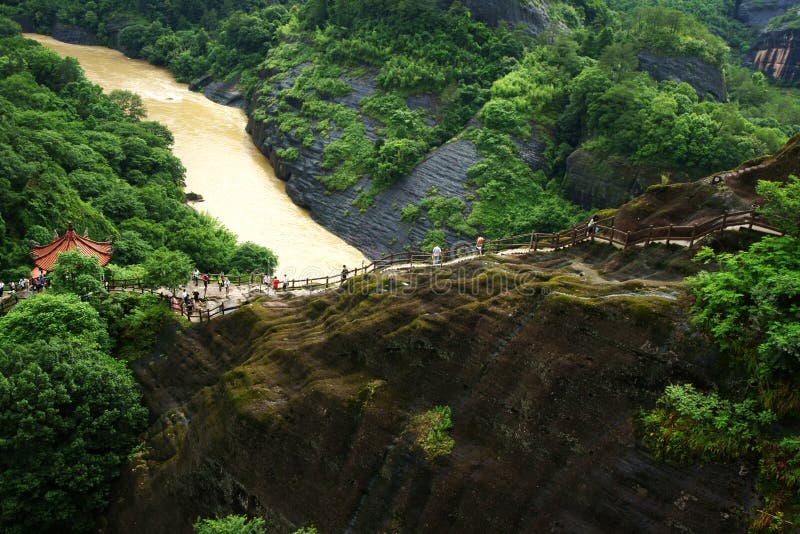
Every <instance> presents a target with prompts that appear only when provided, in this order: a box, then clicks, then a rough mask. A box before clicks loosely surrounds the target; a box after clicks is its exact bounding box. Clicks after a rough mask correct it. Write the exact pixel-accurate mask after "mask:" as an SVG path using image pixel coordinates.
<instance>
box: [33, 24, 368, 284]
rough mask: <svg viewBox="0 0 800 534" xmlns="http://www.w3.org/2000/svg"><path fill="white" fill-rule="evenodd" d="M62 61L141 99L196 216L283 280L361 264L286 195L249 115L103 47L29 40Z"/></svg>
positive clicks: (347, 247) (350, 250)
mask: <svg viewBox="0 0 800 534" xmlns="http://www.w3.org/2000/svg"><path fill="white" fill-rule="evenodd" d="M26 37H29V38H31V39H35V40H37V41H39V42H40V43H42V44H43V45H45V46H46V47H47V48H49V49H51V50H53V51H55V52H57V53H58V54H60V55H62V56H71V57H74V58H75V59H77V60H78V61H79V62H80V64H81V67H83V70H84V72H85V73H86V77H87V78H88V79H89V80H90V81H91V82H93V83H96V84H97V85H99V86H101V87H102V88H103V90H104V91H105V92H107V93H108V92H111V91H113V90H114V89H125V90H128V91H133V92H135V93H138V94H139V95H141V97H142V100H143V102H144V104H145V106H146V108H147V118H148V119H149V120H155V121H158V122H160V123H162V124H164V125H165V126H167V127H168V128H169V129H170V130H171V131H172V134H173V135H174V136H175V145H174V147H173V152H174V153H175V155H176V156H178V157H179V158H180V159H181V161H182V162H183V165H184V166H185V167H186V190H187V191H193V192H195V193H199V194H200V195H202V196H203V198H204V199H205V200H204V201H203V202H200V203H197V204H195V208H197V209H199V210H202V211H205V212H207V213H209V214H210V215H212V216H213V217H216V218H217V219H219V220H220V221H221V222H222V223H223V224H224V225H225V226H227V227H228V228H229V229H230V230H232V231H233V232H235V233H236V234H237V235H238V236H239V241H240V242H243V241H253V242H255V243H258V244H260V245H264V246H266V247H268V248H270V249H272V251H273V252H275V253H276V254H277V255H278V261H279V265H278V274H280V275H283V274H284V273H286V274H288V276H289V278H306V277H314V276H322V275H326V274H333V273H335V272H338V271H339V270H341V268H342V265H343V264H346V265H347V266H348V267H350V268H353V267H356V266H360V265H361V262H362V260H364V256H363V255H362V254H361V253H360V252H359V251H358V250H356V249H355V248H353V247H352V246H350V245H348V244H347V243H345V242H344V241H343V240H341V239H339V238H338V237H337V236H335V235H333V234H332V233H330V232H328V231H327V230H326V229H325V228H323V227H322V226H320V225H319V224H317V223H316V222H314V220H313V219H311V217H310V216H309V214H308V212H306V211H305V210H303V209H301V208H299V207H298V206H296V205H295V204H293V203H292V201H291V200H290V199H289V197H288V196H287V195H286V192H285V188H284V183H283V182H282V181H281V180H279V179H278V178H276V177H275V173H274V172H273V171H272V167H271V166H270V164H269V162H268V161H267V160H266V158H265V157H264V156H263V155H262V154H261V153H259V151H258V150H257V149H256V147H255V146H254V145H253V143H252V142H251V140H250V138H249V137H248V136H247V134H246V133H245V131H244V127H245V124H246V122H247V119H246V117H245V115H244V112H242V110H240V109H238V108H231V107H227V106H222V105H220V104H215V103H214V102H211V101H210V100H208V99H207V98H205V97H204V96H203V95H202V94H200V93H194V92H192V91H189V89H188V87H187V86H186V85H185V84H180V83H178V82H176V81H175V79H174V78H173V77H172V75H171V74H170V73H169V72H168V71H166V70H164V69H161V68H158V67H154V66H152V65H149V64H148V63H147V62H145V61H141V60H133V59H128V58H126V57H125V56H124V55H123V54H122V53H120V52H118V51H116V50H112V49H109V48H104V47H100V46H80V45H71V44H66V43H62V42H59V41H56V40H55V39H52V38H51V37H47V36H43V35H34V34H26Z"/></svg>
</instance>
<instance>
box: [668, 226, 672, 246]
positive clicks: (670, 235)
mask: <svg viewBox="0 0 800 534" xmlns="http://www.w3.org/2000/svg"><path fill="white" fill-rule="evenodd" d="M670 237H672V223H670V225H669V228H667V245H669V238H670Z"/></svg>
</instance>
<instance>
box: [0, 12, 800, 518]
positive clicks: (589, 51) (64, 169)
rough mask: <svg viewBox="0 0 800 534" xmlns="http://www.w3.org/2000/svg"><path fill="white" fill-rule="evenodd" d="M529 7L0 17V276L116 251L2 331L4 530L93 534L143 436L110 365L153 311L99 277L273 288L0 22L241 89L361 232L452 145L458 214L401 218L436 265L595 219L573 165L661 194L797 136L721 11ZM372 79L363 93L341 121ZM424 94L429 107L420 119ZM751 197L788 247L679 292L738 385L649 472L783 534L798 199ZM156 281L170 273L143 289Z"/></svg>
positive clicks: (676, 423)
mask: <svg viewBox="0 0 800 534" xmlns="http://www.w3.org/2000/svg"><path fill="white" fill-rule="evenodd" d="M547 8H548V17H549V21H550V24H549V26H548V29H546V30H544V31H542V32H540V33H538V34H536V35H534V34H533V33H532V32H529V31H526V30H525V28H523V27H520V26H517V27H510V26H508V25H506V24H500V25H497V26H494V27H493V26H490V25H488V24H486V23H484V22H480V21H477V20H476V19H475V18H473V17H472V15H471V14H470V12H469V10H468V9H466V8H464V7H463V6H461V4H460V3H458V2H454V3H452V4H448V5H442V2H435V1H433V0H400V1H395V2H385V1H383V0H356V1H349V0H307V1H288V2H278V1H270V0H250V1H245V2H237V3H234V2H231V1H227V0H226V1H224V2H216V1H213V0H202V1H189V0H184V1H181V0H175V1H172V2H167V1H163V2H158V1H155V0H137V1H133V0H99V1H96V2H95V1H88V2H85V1H82V0H81V1H79V0H68V1H67V0H59V1H56V0H5V1H3V2H1V3H0V16H2V17H4V18H0V72H1V73H2V76H0V116H1V117H2V120H1V121H0V166H1V168H2V171H1V172H0V188H2V190H3V192H4V193H3V194H2V195H0V217H1V218H0V245H1V246H0V279H9V280H10V279H17V278H20V277H23V276H26V275H27V273H28V272H29V268H30V265H29V262H28V252H29V246H30V243H31V242H32V241H33V242H39V243H46V242H48V241H50V240H51V239H52V236H53V232H54V231H57V232H61V231H63V229H64V228H66V226H67V224H68V223H70V222H74V223H75V225H76V227H77V229H78V230H79V231H81V232H83V231H85V232H86V233H88V235H89V236H90V237H92V238H93V239H97V240H103V239H106V238H111V239H113V241H114V263H113V264H112V265H111V266H110V267H109V268H108V269H107V271H108V272H106V273H104V272H103V271H102V270H100V268H99V267H98V266H97V265H96V263H94V264H93V263H92V262H91V261H84V260H82V259H81V258H80V257H79V256H77V255H66V256H64V257H63V260H62V261H60V262H59V265H58V266H57V268H56V270H55V272H54V273H53V275H52V276H53V277H54V279H55V280H58V281H60V284H57V288H56V290H55V291H53V292H52V293H51V294H47V295H42V296H38V297H36V298H32V299H29V300H28V301H26V302H24V303H22V304H20V305H19V306H17V307H16V308H15V309H14V310H12V311H11V312H10V313H8V314H7V315H6V316H4V317H3V318H2V319H0V419H1V420H2V422H3V425H2V428H3V429H4V430H3V433H2V434H1V435H0V453H2V454H0V458H1V459H0V466H2V469H1V470H0V473H1V474H0V495H2V499H3V502H2V506H1V507H0V529H2V530H4V531H8V532H30V531H33V530H38V531H48V530H49V531H75V532H82V531H87V530H89V529H90V528H91V526H92V524H93V520H94V516H95V514H96V513H97V512H98V511H99V510H102V509H103V508H104V506H105V505H106V500H107V492H108V481H109V480H111V479H112V478H114V476H116V473H117V472H118V469H119V466H120V465H121V463H122V462H124V461H125V459H126V458H127V457H128V456H129V455H130V454H132V452H131V451H132V450H133V448H134V446H135V445H136V436H137V434H138V432H139V431H141V430H142V429H143V428H144V424H145V419H146V414H145V411H144V409H143V408H141V405H140V403H139V394H138V393H137V391H136V387H135V384H134V381H133V379H132V377H131V376H130V372H129V371H128V370H127V369H126V367H125V363H124V362H125V361H126V360H130V359H133V358H136V357H138V356H140V355H141V354H144V353H146V352H147V351H148V350H150V349H151V348H152V345H153V343H154V339H153V337H154V336H153V333H154V331H156V330H158V328H160V326H161V325H162V324H164V322H165V321H167V320H168V319H167V317H168V313H166V312H165V310H164V308H163V307H162V306H160V304H159V303H158V302H157V300H155V299H153V298H149V297H147V296H140V297H137V296H135V295H127V296H121V295H108V294H105V293H104V292H103V291H102V284H101V282H100V280H101V279H102V277H103V276H104V274H105V275H108V274H114V275H118V276H122V275H137V276H148V277H149V279H150V281H152V283H153V284H156V285H161V284H163V285H167V286H173V287H174V285H173V284H177V283H179V280H177V279H176V278H175V274H176V273H177V275H178V277H180V276H183V275H185V274H187V273H188V272H189V270H190V269H191V268H192V266H194V265H196V266H198V267H199V268H200V269H202V270H204V271H219V270H225V271H226V272H227V271H241V272H247V271H254V270H256V271H268V272H270V271H271V270H272V269H273V268H274V266H275V263H276V260H275V257H274V256H273V255H272V254H271V253H270V252H269V251H268V250H267V249H264V248H263V247H258V246H256V245H253V244H252V243H244V244H237V242H236V236H235V235H233V234H232V233H231V232H230V231H228V230H227V229H225V228H224V227H223V226H222V225H221V224H220V223H219V222H218V221H216V220H214V219H212V218H211V217H208V216H206V215H203V214H200V213H198V212H196V211H195V210H193V209H192V208H190V207H189V206H187V205H186V203H185V192H184V191H183V189H182V186H183V178H184V169H183V167H182V165H181V163H180V161H179V160H178V159H177V158H175V156H174V155H172V153H171V152H170V146H171V143H172V135H171V133H170V132H169V131H168V130H167V129H166V128H164V127H163V126H161V125H159V124H157V123H154V122H149V121H143V120H141V119H142V117H143V116H144V110H143V109H142V108H141V101H140V100H139V99H138V98H137V96H136V95H133V94H130V93H126V92H119V91H118V92H113V93H111V94H109V95H103V94H102V90H101V89H100V88H99V87H97V86H95V85H93V84H91V83H89V82H88V81H86V80H85V78H84V77H83V74H82V72H81V69H80V66H79V65H78V64H77V63H76V62H75V61H74V60H71V59H61V58H59V57H58V56H57V55H56V54H54V53H51V52H49V51H47V50H45V49H44V48H43V47H41V46H39V45H38V44H36V43H34V42H32V41H30V40H26V39H23V38H22V37H20V36H19V35H18V34H19V26H18V25H17V24H16V23H14V22H12V21H11V20H10V18H5V17H18V18H19V17H21V18H25V19H27V20H29V21H31V22H32V24H33V25H34V26H35V28H36V29H37V31H40V32H42V33H49V32H50V30H51V29H52V27H53V24H55V23H61V24H69V25H74V26H76V27H79V28H82V29H84V30H86V31H88V32H91V33H92V34H93V35H95V36H96V37H97V39H98V40H99V41H100V42H101V43H104V44H108V45H112V46H115V47H118V48H120V49H121V50H123V51H124V52H125V53H126V54H128V55H129V56H131V57H140V58H145V59H147V60H148V61H150V62H151V63H154V64H156V65H162V66H165V67H167V68H169V69H170V70H171V71H172V72H173V73H174V75H175V76H176V78H177V79H179V80H182V81H186V82H188V81H192V80H196V79H199V78H203V77H205V76H208V75H210V76H211V77H213V78H215V79H219V80H229V79H235V80H238V83H239V85H240V86H241V88H242V91H243V92H244V95H245V101H246V102H247V112H248V113H249V114H250V116H251V117H252V120H254V121H256V122H259V123H264V124H267V125H269V126H270V127H271V128H275V129H277V130H278V131H280V132H282V133H283V134H285V136H286V139H288V140H289V141H288V142H289V143H290V146H286V147H282V148H281V149H279V150H278V151H277V154H276V156H277V157H278V159H279V160H282V161H286V162H290V161H296V160H298V159H300V158H303V157H305V155H306V153H307V152H308V151H309V150H310V149H311V147H312V146H313V145H314V144H315V142H317V141H318V140H322V141H323V144H324V151H323V154H322V160H321V164H320V166H321V171H322V172H320V174H319V176H318V178H319V180H320V181H321V182H322V183H323V184H324V186H325V188H326V189H327V190H328V191H329V192H330V193H331V194H332V195H336V194H338V193H340V192H342V191H346V190H352V189H354V188H355V189H356V190H357V191H359V193H358V195H357V196H356V197H355V200H354V201H353V203H352V207H353V210H352V211H353V214H352V216H354V217H369V216H370V210H371V209H372V208H373V206H374V205H375V203H376V202H379V201H380V197H381V194H382V193H383V192H385V191H386V190H387V189H389V188H390V187H391V186H392V185H393V184H394V183H395V182H396V181H397V180H399V179H400V178H402V177H404V176H406V175H408V174H409V173H410V172H411V171H412V169H414V168H415V166H417V165H418V164H419V162H420V161H422V160H423V159H424V158H425V157H426V156H427V155H429V154H430V153H431V152H432V151H435V150H436V149H437V148H438V147H441V146H443V145H445V144H447V143H449V142H452V141H454V140H468V141H470V142H471V143H473V144H474V146H475V148H476V151H477V153H478V154H479V155H480V158H479V160H478V161H477V163H476V164H475V165H474V166H472V167H471V168H470V169H469V170H468V172H467V174H468V182H467V187H466V188H465V190H464V192H463V195H459V196H443V195H440V194H439V192H438V191H437V190H435V189H431V190H430V191H427V192H426V195H425V198H424V199H423V200H422V201H420V202H419V204H417V205H414V204H409V205H406V206H398V207H397V220H398V223H400V222H402V223H404V224H408V225H412V226H413V225H415V224H423V223H424V224H425V225H426V226H425V227H426V228H427V234H426V237H425V239H424V240H423V241H422V242H421V243H419V244H420V245H421V246H423V247H428V248H431V247H433V246H434V245H436V244H441V245H446V244H447V243H446V242H445V241H446V235H445V232H444V230H445V229H446V230H447V231H448V232H453V233H455V234H458V235H460V236H463V237H465V238H472V237H474V236H475V235H477V234H478V233H481V234H483V235H486V236H488V237H500V236H504V235H511V234H516V233H523V232H529V231H530V230H531V229H536V230H540V231H549V230H557V229H560V228H563V227H565V226H567V225H569V224H571V223H573V222H576V221H578V220H580V219H581V218H582V217H584V216H586V215H587V214H588V210H589V209H594V208H597V207H609V206H598V204H597V200H596V199H592V200H591V202H589V203H588V205H586V204H584V205H583V206H579V205H578V204H577V203H575V202H574V201H575V199H574V198H572V199H568V198H567V197H568V195H567V189H568V186H567V184H568V182H569V177H570V169H569V163H568V161H569V160H570V158H575V157H576V154H577V155H582V157H587V156H586V155H589V156H590V157H591V158H596V160H598V161H599V160H602V161H611V160H615V161H622V162H625V165H627V168H628V169H634V170H633V171H631V172H638V171H639V170H642V172H644V170H647V171H648V172H650V171H652V172H654V173H655V178H656V179H658V180H659V181H660V182H662V183H667V182H669V181H671V180H689V179H694V178H698V177H702V176H706V175H709V174H711V173H714V172H718V171H722V170H726V169H730V168H733V167H736V166H737V165H739V164H740V163H742V162H744V161H747V160H751V159H754V158H757V157H759V156H761V155H764V154H766V153H770V152H774V151H776V150H777V149H779V148H780V147H781V146H782V145H783V144H784V143H785V142H786V141H787V139H789V138H790V137H791V136H792V135H794V134H796V133H797V132H798V131H800V99H798V98H797V92H796V90H793V89H788V88H777V87H774V86H773V85H771V84H770V83H768V81H767V79H766V78H765V76H764V75H762V74H761V73H758V72H753V71H751V70H749V69H747V68H745V67H742V66H741V62H742V57H743V54H744V53H745V52H746V50H747V49H748V48H749V46H750V45H751V44H752V42H753V39H754V38H755V34H754V32H753V30H751V29H748V28H747V27H745V26H744V25H742V24H741V23H740V22H738V21H736V20H735V19H734V18H733V10H734V9H735V5H734V2H732V1H729V0H719V1H713V2H703V1H700V0H674V1H669V2H655V1H645V0H613V1H609V2H608V4H606V3H604V2H601V1H600V0H576V1H571V2H564V1H554V2H550V3H549V4H548V6H547ZM797 19H798V17H797V13H796V12H787V13H786V14H785V15H783V16H781V17H778V18H776V19H774V20H773V21H772V23H771V27H788V28H794V27H797V25H798V20H797ZM642 53H646V54H650V55H655V56H658V57H681V58H690V59H692V60H696V61H697V62H698V63H696V64H697V65H700V64H702V65H703V66H704V68H706V67H707V68H708V69H709V72H712V73H716V74H717V75H719V76H720V77H721V79H722V80H723V89H724V94H712V93H711V92H709V91H703V90H701V89H698V87H700V86H699V85H698V86H694V85H691V84H690V83H687V82H685V81H683V82H677V81H671V80H665V81H657V80H656V79H654V77H653V76H651V74H650V73H649V72H647V70H645V69H643V68H641V57H642V56H641V54H642ZM365 79H369V80H371V83H374V86H375V90H374V92H372V94H370V95H369V96H367V97H366V98H364V99H362V100H361V101H360V102H359V103H358V105H357V106H353V105H346V104H345V103H344V99H345V98H346V97H348V95H351V94H352V92H353V83H354V82H357V81H358V80H365ZM276 84H277V85H276ZM281 84H282V85H281ZM277 86H280V88H276V87H277ZM420 95H423V96H425V97H429V99H430V100H432V101H434V102H435V105H433V106H429V107H425V106H412V105H411V104H410V103H409V102H410V100H409V98H411V97H415V96H420ZM366 124H373V125H377V127H375V128H373V129H371V130H369V131H368V129H367V127H366ZM531 140H537V142H541V143H542V145H543V147H544V148H543V151H542V157H543V162H542V164H540V165H538V166H532V165H531V164H530V162H529V161H527V160H526V159H525V157H524V155H523V154H522V152H523V150H522V147H524V146H526V144H527V143H529V142H531ZM601 178H603V179H606V178H608V179H611V178H609V177H601ZM760 187H761V189H760V193H761V194H762V195H763V196H764V197H765V198H766V199H768V200H769V202H770V207H768V208H767V211H768V214H769V215H771V216H772V217H773V219H774V220H776V221H779V223H780V224H781V225H783V227H784V229H785V230H786V232H787V235H786V236H784V237H780V238H768V239H764V240H762V241H761V242H758V243H756V244H754V245H753V246H752V247H751V248H750V249H749V250H747V251H744V252H740V253H738V254H714V253H713V252H711V251H709V250H706V251H704V252H703V253H702V254H700V255H699V256H698V261H705V262H708V263H709V265H710V266H709V267H708V271H707V272H703V273H701V274H700V275H698V276H696V277H694V278H693V279H691V280H690V281H689V285H690V287H691V288H692V290H693V291H694V294H695V296H696V303H695V305H694V308H693V311H692V313H693V316H694V317H695V325H696V327H697V328H698V329H699V330H705V331H708V332H710V335H712V336H713V337H714V338H715V339H716V340H717V341H718V343H719V346H720V350H721V351H722V352H723V353H724V354H726V355H728V356H729V359H730V362H731V364H732V365H733V366H736V368H737V369H738V370H739V371H738V372H739V373H740V376H741V377H740V379H739V381H738V382H737V383H736V384H735V385H733V386H730V387H727V388H721V389H720V391H717V392H715V393H704V392H700V391H699V390H697V389H695V388H694V387H692V386H690V385H679V386H670V387H669V388H668V389H667V390H666V391H665V393H664V396H663V397H662V398H661V399H660V401H659V404H658V406H657V407H655V408H654V409H653V410H650V411H646V412H644V413H643V414H642V418H641V427H642V435H643V440H644V442H645V444H646V445H647V446H648V447H650V449H651V450H652V451H653V452H654V453H655V454H656V455H657V456H659V457H662V458H665V459H669V460H672V461H701V462H714V461H731V460H738V459H743V460H744V461H748V462H752V463H755V464H757V465H758V466H759V480H758V484H759V491H760V493H761V495H762V497H763V499H764V506H763V509H762V510H761V513H760V515H757V517H758V519H757V520H756V522H754V523H753V528H756V529H780V528H784V529H787V530H788V529H790V528H791V525H796V524H798V521H800V513H798V510H799V509H800V502H799V501H798V484H800V474H798V469H799V467H798V466H800V441H799V440H798V437H797V433H796V432H795V431H793V430H791V428H792V427H791V424H790V423H791V421H792V420H793V418H796V417H797V415H798V410H800V399H798V395H797V386H798V380H800V379H799V378H798V376H800V375H798V371H800V369H798V366H797V357H798V351H800V349H798V326H797V325H798V324H800V315H799V313H800V312H799V311H798V307H797V293H798V287H799V286H798V280H797V273H798V272H799V271H800V266H798V265H797V258H798V257H800V256H798V241H797V239H798V229H797V217H796V213H797V206H798V204H797V203H798V200H797V199H798V189H800V186H798V182H797V181H796V180H795V181H792V182H790V183H789V184H788V185H786V186H784V187H780V186H778V185H775V184H772V185H771V184H762V185H761V186H760ZM769 210H771V211H769ZM165 265H166V266H169V267H170V268H171V269H170V270H171V271H172V273H171V275H172V276H169V277H164V276H159V272H160V271H163V266H165ZM88 294H92V295H94V296H93V297H92V298H87V299H84V300H83V301H82V300H81V298H80V297H82V296H84V297H85V296H86V295H88ZM31 324H35V325H37V328H36V330H35V331H33V330H31V328H30V327H29V325H31ZM12 390H13V391H14V394H13V395H12V394H10V393H8V392H9V391H12ZM40 393H41V394H40ZM73 399H80V402H77V401H73ZM95 419H96V420H97V421H99V422H98V423H97V424H96V425H94V424H92V425H90V424H87V421H89V420H95ZM17 429H18V430H17ZM64 436H69V437H70V440H65V438H64ZM34 444H35V446H34ZM33 450H35V451H37V452H36V454H32V453H31V451H33ZM244 522H245V518H242V517H239V518H231V519H229V523H230V524H234V523H236V524H239V523H241V524H240V527H241V528H242V529H243V528H247V527H245V526H244ZM197 528H198V529H202V528H208V529H210V530H208V531H209V532H214V531H215V530H213V529H214V528H217V526H215V525H214V524H213V522H212V523H207V524H203V523H201V522H199V521H198V525H197ZM219 528H222V527H219ZM252 528H255V527H252Z"/></svg>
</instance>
